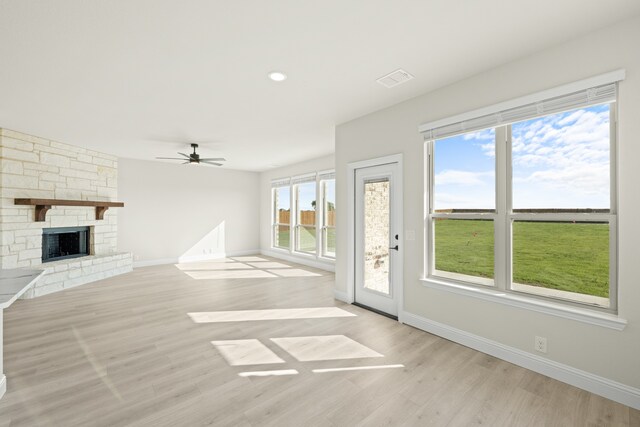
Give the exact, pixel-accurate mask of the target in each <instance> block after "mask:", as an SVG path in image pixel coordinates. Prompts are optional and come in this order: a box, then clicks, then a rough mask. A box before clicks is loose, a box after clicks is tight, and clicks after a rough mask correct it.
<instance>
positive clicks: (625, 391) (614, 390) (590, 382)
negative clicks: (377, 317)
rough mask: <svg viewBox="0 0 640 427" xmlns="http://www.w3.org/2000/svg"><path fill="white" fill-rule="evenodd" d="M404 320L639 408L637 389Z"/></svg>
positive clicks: (408, 316) (409, 317)
mask: <svg viewBox="0 0 640 427" xmlns="http://www.w3.org/2000/svg"><path fill="white" fill-rule="evenodd" d="M402 319H403V323H406V324H407V325H411V326H414V327H416V328H418V329H422V330H423V331H427V332H430V333H432V334H435V335H438V336H440V337H443V338H446V339H448V340H450V341H453V342H456V343H458V344H462V345H464V346H466V347H470V348H473V349H475V350H478V351H481V352H483V353H486V354H489V355H491V356H494V357H497V358H499V359H502V360H506V361H507V362H511V363H513V364H515V365H518V366H522V367H523V368H527V369H529V370H532V371H534V372H538V373H540V374H542V375H546V376H548V377H551V378H553V379H556V380H558V381H562V382H564V383H567V384H571V385H572V386H575V387H578V388H581V389H583V390H587V391H590V392H591V393H594V394H597V395H600V396H602V397H606V398H607V399H611V400H614V401H616V402H618V403H622V404H623V405H627V406H630V407H632V408H635V409H639V410H640V389H637V388H635V387H631V386H628V385H625V384H622V383H619V382H617V381H613V380H610V379H607V378H604V377H601V376H598V375H595V374H592V373H590V372H586V371H582V370H580V369H576V368H573V367H571V366H569V365H564V364H562V363H558V362H555V361H553V360H549V359H545V358H544V357H540V356H538V355H535V354H532V353H528V352H526V351H522V350H519V349H517V348H514V347H509V346H506V345H504V344H500V343H498V342H496V341H492V340H489V339H486V338H483V337H481V336H478V335H474V334H471V333H469V332H466V331H463V330H460V329H456V328H453V327H451V326H448V325H445V324H443V323H439V322H435V321H433V320H429V319H426V318H424V317H421V316H418V315H415V314H412V313H408V312H406V311H405V312H404V313H402Z"/></svg>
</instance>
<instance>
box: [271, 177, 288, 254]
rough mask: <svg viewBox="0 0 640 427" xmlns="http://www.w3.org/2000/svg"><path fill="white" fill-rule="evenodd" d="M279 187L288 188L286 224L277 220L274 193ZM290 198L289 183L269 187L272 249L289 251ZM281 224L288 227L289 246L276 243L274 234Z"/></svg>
mask: <svg viewBox="0 0 640 427" xmlns="http://www.w3.org/2000/svg"><path fill="white" fill-rule="evenodd" d="M280 188H289V223H288V224H285V223H280V222H278V220H279V219H280V218H279V215H278V206H277V204H276V194H277V191H278V190H279V189H280ZM291 199H292V194H291V183H289V184H287V185H279V186H276V187H271V248H272V249H276V250H283V251H291V230H292V228H291V219H292V218H291V210H292V209H291V206H292V200H291ZM283 225H284V226H288V227H289V246H288V247H284V246H277V245H276V241H277V239H276V235H277V234H278V227H280V226H283Z"/></svg>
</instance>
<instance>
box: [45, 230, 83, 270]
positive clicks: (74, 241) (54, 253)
mask: <svg viewBox="0 0 640 427" xmlns="http://www.w3.org/2000/svg"><path fill="white" fill-rule="evenodd" d="M90 235H91V233H90V231H89V227H56V228H45V229H43V230H42V262H51V261H58V260H61V259H68V258H78V257H81V256H87V255H89V254H90V247H91V246H90V242H89V238H90Z"/></svg>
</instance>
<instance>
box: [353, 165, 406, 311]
mask: <svg viewBox="0 0 640 427" xmlns="http://www.w3.org/2000/svg"><path fill="white" fill-rule="evenodd" d="M399 173H400V168H399V166H398V163H388V164H383V165H378V166H371V167H364V168H359V169H356V170H355V186H354V190H355V242H354V243H355V244H354V248H355V289H354V302H355V303H356V304H359V305H363V306H365V307H369V308H372V309H374V310H377V311H380V312H382V313H385V314H388V315H391V316H397V315H398V293H399V292H398V287H399V286H401V283H400V279H399V277H400V276H399V275H398V273H399V271H398V269H397V268H396V267H397V265H398V259H399V257H400V256H401V251H402V248H401V247H400V227H399V224H401V222H400V219H401V209H402V207H401V205H400V200H401V198H400V197H398V196H399V194H398V191H401V189H400V188H399V185H398V184H399V183H398V181H399V180H398V179H397V177H398V174H399Z"/></svg>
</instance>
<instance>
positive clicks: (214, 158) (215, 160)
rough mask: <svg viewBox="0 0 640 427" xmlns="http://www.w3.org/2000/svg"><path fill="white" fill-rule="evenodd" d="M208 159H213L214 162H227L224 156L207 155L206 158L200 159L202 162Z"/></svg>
mask: <svg viewBox="0 0 640 427" xmlns="http://www.w3.org/2000/svg"><path fill="white" fill-rule="evenodd" d="M208 160H211V161H214V162H226V161H227V159H225V158H224V157H207V158H206V159H200V161H201V162H204V161H208Z"/></svg>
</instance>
